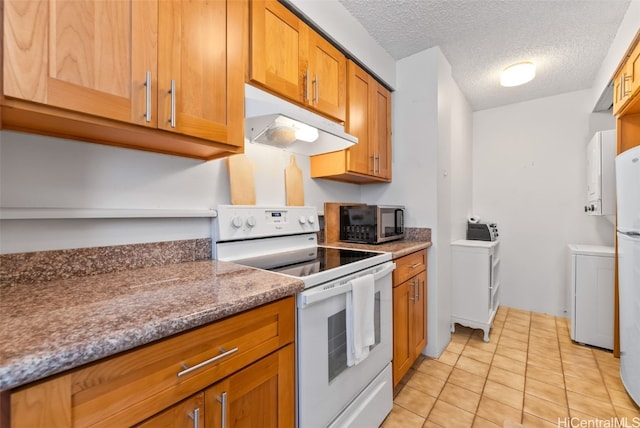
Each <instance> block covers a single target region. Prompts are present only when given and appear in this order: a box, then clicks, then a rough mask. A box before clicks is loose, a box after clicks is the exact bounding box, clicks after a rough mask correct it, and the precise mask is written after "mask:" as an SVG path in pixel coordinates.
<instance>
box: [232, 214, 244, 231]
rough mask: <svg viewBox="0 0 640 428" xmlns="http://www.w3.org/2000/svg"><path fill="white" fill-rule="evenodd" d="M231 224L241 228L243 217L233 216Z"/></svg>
mask: <svg viewBox="0 0 640 428" xmlns="http://www.w3.org/2000/svg"><path fill="white" fill-rule="evenodd" d="M231 226H233V228H234V229H240V228H241V227H242V217H240V216H239V215H237V216H235V217H233V219H232V220H231Z"/></svg>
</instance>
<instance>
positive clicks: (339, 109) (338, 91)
mask: <svg viewBox="0 0 640 428" xmlns="http://www.w3.org/2000/svg"><path fill="white" fill-rule="evenodd" d="M307 54H308V60H309V72H310V73H311V76H310V77H309V79H310V81H311V86H312V90H311V93H312V98H311V106H313V107H314V108H315V109H316V110H318V111H320V112H322V113H325V114H327V115H329V116H331V117H334V118H336V119H338V120H339V121H341V122H344V119H345V108H346V102H347V93H346V84H347V83H346V81H347V78H346V77H347V60H346V58H345V56H344V55H343V54H342V52H340V51H339V50H338V49H336V48H335V47H334V46H333V45H331V43H329V42H328V41H326V40H325V39H324V38H323V37H321V36H320V35H319V34H317V33H315V32H314V31H312V30H309V44H308V51H307Z"/></svg>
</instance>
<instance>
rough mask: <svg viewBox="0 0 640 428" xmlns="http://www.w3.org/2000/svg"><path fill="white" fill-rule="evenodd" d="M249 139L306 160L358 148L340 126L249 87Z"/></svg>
mask: <svg viewBox="0 0 640 428" xmlns="http://www.w3.org/2000/svg"><path fill="white" fill-rule="evenodd" d="M244 90H245V104H244V106H245V107H244V111H245V114H244V116H245V137H246V138H247V139H248V140H249V141H250V142H251V143H256V144H267V145H270V146H273V147H278V148H280V149H283V150H286V151H288V152H292V153H297V154H301V155H306V156H312V155H319V154H322V153H329V152H335V151H338V150H344V149H347V148H349V147H351V146H353V145H354V144H357V142H358V139H357V138H356V137H354V136H353V135H350V134H347V133H346V132H345V131H344V127H343V126H342V125H340V124H339V123H336V122H333V121H331V120H329V119H326V118H324V117H322V116H320V115H318V114H315V113H312V112H311V111H309V110H306V109H304V108H302V107H298V106H296V105H294V104H292V103H290V102H288V101H285V100H283V99H281V98H278V97H276V96H274V95H271V94H269V93H268V92H265V91H263V90H261V89H258V88H256V87H254V86H251V85H248V84H245V87H244Z"/></svg>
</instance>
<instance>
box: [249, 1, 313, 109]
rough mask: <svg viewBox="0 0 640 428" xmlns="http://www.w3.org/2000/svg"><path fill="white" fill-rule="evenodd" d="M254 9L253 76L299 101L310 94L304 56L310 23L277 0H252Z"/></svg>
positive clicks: (250, 76) (252, 11) (251, 67)
mask: <svg viewBox="0 0 640 428" xmlns="http://www.w3.org/2000/svg"><path fill="white" fill-rule="evenodd" d="M250 13H251V49H250V50H251V61H250V71H249V78H250V79H251V80H252V81H254V82H257V83H260V84H262V85H263V86H265V87H267V88H269V89H271V90H272V91H275V92H277V93H278V94H280V95H283V96H285V97H287V98H290V99H292V100H295V101H299V102H302V101H304V100H305V99H308V98H310V95H308V96H307V94H308V92H307V89H309V90H310V88H309V85H307V86H306V88H304V87H303V83H304V82H303V80H304V79H303V73H304V72H305V71H306V63H304V61H303V60H302V57H301V52H302V49H306V44H307V39H306V38H307V35H308V29H307V26H306V25H305V24H304V23H303V22H302V21H300V20H299V19H298V17H296V16H295V15H294V14H293V13H291V12H290V11H289V10H288V9H287V8H285V7H284V6H283V5H282V4H280V3H278V2H277V1H275V0H262V1H261V0H256V1H252V2H251V12H250ZM301 70H303V71H301ZM308 83H310V82H308Z"/></svg>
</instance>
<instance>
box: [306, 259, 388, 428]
mask: <svg viewBox="0 0 640 428" xmlns="http://www.w3.org/2000/svg"><path fill="white" fill-rule="evenodd" d="M394 267H395V264H393V263H391V262H388V263H385V264H383V265H381V266H380V267H376V268H374V269H371V270H365V271H362V272H360V273H358V274H356V275H350V276H347V277H343V278H340V279H338V280H336V281H332V282H329V283H327V284H324V285H319V286H316V287H312V288H308V289H307V290H305V291H303V292H301V293H299V294H298V296H297V307H298V309H297V318H298V326H297V328H298V332H297V347H298V349H297V352H298V354H297V357H298V358H297V360H298V361H297V362H298V379H297V380H298V427H300V428H324V427H327V426H328V425H329V424H330V423H331V421H332V420H333V419H334V418H336V417H337V416H338V415H339V414H340V413H341V412H342V411H343V410H344V409H345V408H346V407H347V405H348V404H349V403H351V401H352V400H354V399H355V398H356V397H357V396H358V394H360V393H361V392H362V391H364V390H365V388H366V387H367V385H368V384H369V383H370V382H371V381H373V380H374V379H375V378H376V376H377V375H378V374H379V373H380V372H382V371H383V370H384V368H385V367H386V366H387V365H389V363H390V361H391V357H392V332H391V328H392V322H393V321H392V303H391V299H392V291H391V287H392V285H391V272H392V270H393V268H394ZM373 271H378V274H377V275H374V277H376V276H377V277H378V278H377V279H376V282H375V338H376V340H375V343H376V344H375V345H373V346H372V347H371V349H370V351H369V356H368V357H367V358H366V359H365V360H363V361H362V362H360V363H359V364H357V365H354V366H351V367H347V353H346V346H347V342H346V293H347V292H350V291H345V287H348V281H349V280H350V279H351V278H354V277H357V276H361V275H364V274H367V273H372V272H373ZM391 402H392V397H389V403H388V409H387V410H386V412H385V413H384V415H383V417H382V418H384V416H386V414H387V413H388V411H389V410H391V405H392V403H391ZM374 412H375V410H374ZM380 422H382V420H380Z"/></svg>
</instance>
